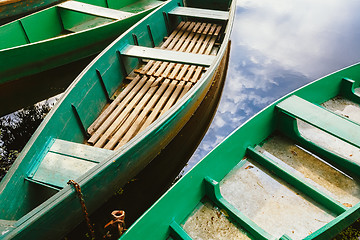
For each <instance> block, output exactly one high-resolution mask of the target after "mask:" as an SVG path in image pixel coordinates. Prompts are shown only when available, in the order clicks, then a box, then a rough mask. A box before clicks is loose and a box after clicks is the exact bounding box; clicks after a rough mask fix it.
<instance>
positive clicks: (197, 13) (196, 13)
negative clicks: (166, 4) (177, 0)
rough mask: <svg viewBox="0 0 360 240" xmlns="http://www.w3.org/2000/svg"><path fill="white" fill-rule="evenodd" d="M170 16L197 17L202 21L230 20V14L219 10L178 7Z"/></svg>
mask: <svg viewBox="0 0 360 240" xmlns="http://www.w3.org/2000/svg"><path fill="white" fill-rule="evenodd" d="M169 14H170V15H177V16H185V17H196V18H202V19H216V20H222V21H226V20H228V19H229V12H227V11H219V10H209V9H202V8H190V7H177V8H175V9H174V10H172V11H170V12H169Z"/></svg>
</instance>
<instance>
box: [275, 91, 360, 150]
mask: <svg viewBox="0 0 360 240" xmlns="http://www.w3.org/2000/svg"><path fill="white" fill-rule="evenodd" d="M276 107H277V109H278V110H279V111H280V112H281V113H283V114H286V115H288V116H290V117H292V118H298V119H300V120H302V121H304V122H306V123H308V124H311V125H313V126H315V127H317V128H319V129H321V130H323V131H325V132H327V133H329V134H331V135H333V136H336V137H338V138H340V139H342V140H343V141H345V142H347V143H349V144H352V145H354V146H356V147H360V135H359V134H358V133H359V132H360V125H358V124H356V123H354V122H352V121H349V120H348V119H345V118H343V117H341V116H339V115H337V114H335V113H333V112H330V111H329V110H327V109H324V108H322V107H320V106H318V105H315V104H313V103H311V102H308V101H306V100H305V99H302V98H300V97H298V96H295V95H293V96H290V97H288V98H287V99H285V100H284V101H282V102H280V103H279V104H278V105H276Z"/></svg>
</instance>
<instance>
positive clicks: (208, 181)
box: [204, 177, 275, 240]
mask: <svg viewBox="0 0 360 240" xmlns="http://www.w3.org/2000/svg"><path fill="white" fill-rule="evenodd" d="M204 184H205V189H206V190H205V191H206V195H207V196H208V197H209V198H210V199H211V200H212V201H213V202H214V203H215V204H216V205H218V207H220V208H221V209H224V210H225V211H226V213H227V214H229V216H230V218H231V219H233V220H234V221H236V222H237V223H238V224H239V225H240V226H241V227H243V228H244V229H245V230H246V231H247V232H249V233H250V234H251V235H252V236H254V238H255V239H264V240H265V239H275V237H273V236H271V235H270V234H269V233H267V232H266V231H265V230H263V229H262V228H260V227H259V226H258V225H257V224H256V223H254V222H253V221H252V220H251V219H250V218H248V217H247V216H245V215H244V214H243V213H241V212H240V211H239V210H238V209H237V208H235V207H234V206H233V205H231V204H230V203H229V202H228V201H226V199H224V198H223V196H222V195H221V193H220V186H219V183H218V182H216V181H215V180H214V179H212V178H210V177H205V179H204Z"/></svg>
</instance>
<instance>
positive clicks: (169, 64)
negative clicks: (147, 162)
mask: <svg viewBox="0 0 360 240" xmlns="http://www.w3.org/2000/svg"><path fill="white" fill-rule="evenodd" d="M220 30H221V26H219V25H217V24H211V23H200V22H181V23H180V24H179V26H178V27H177V28H176V29H175V30H174V32H173V33H171V34H170V36H169V37H167V38H166V40H165V41H164V42H163V44H162V45H161V46H160V47H159V48H158V49H148V48H146V50H149V51H156V52H158V51H161V50H162V51H164V52H166V53H168V52H170V51H178V52H182V53H183V54H185V53H187V54H190V55H191V56H199V58H198V59H202V60H200V62H201V61H202V62H209V61H212V60H213V59H214V56H211V57H210V58H209V59H210V60H204V59H205V58H204V57H205V55H214V54H216V51H215V50H214V47H215V42H216V40H217V39H218V38H219V34H220ZM132 47H133V48H136V49H137V50H139V49H142V47H136V46H132ZM136 49H135V50H136ZM120 54H124V55H126V54H128V55H131V54H129V53H128V52H127V50H126V49H125V50H124V51H120ZM173 55H174V56H171V57H168V58H160V59H161V60H169V61H156V60H149V59H151V58H152V59H154V57H150V56H147V55H146V54H141V53H140V54H133V55H131V56H133V57H141V58H144V59H146V60H149V61H147V63H146V64H145V65H144V66H142V67H141V68H140V69H137V70H136V71H134V72H135V73H136V75H135V77H134V78H132V80H131V82H130V84H129V85H128V86H127V87H126V88H125V89H124V90H122V92H121V93H120V94H119V95H118V96H117V97H116V98H115V100H114V101H113V102H112V103H111V104H110V105H109V106H108V107H107V108H106V109H105V110H104V111H103V112H102V114H101V115H100V116H99V117H98V118H97V119H96V120H95V121H94V123H93V124H92V125H91V126H90V127H89V128H88V130H87V131H88V133H89V134H90V135H91V137H90V138H89V140H88V143H89V144H91V145H93V146H95V147H99V148H105V149H109V150H117V149H119V148H120V147H121V146H123V145H124V144H125V143H127V142H128V141H129V140H130V139H131V138H133V137H134V136H135V135H136V134H137V133H139V132H141V131H143V130H144V129H145V128H146V127H147V126H149V125H150V124H151V123H152V122H153V121H155V120H156V119H157V118H158V117H159V116H161V115H162V114H163V113H164V112H166V111H167V110H169V109H170V108H171V106H173V105H174V104H175V103H176V101H178V100H179V99H180V98H181V97H182V96H184V95H185V94H186V93H187V92H188V91H189V90H190V88H191V87H192V86H193V85H194V84H196V82H197V81H198V80H199V79H200V77H201V75H202V74H203V73H204V71H205V70H206V69H205V67H204V65H205V66H208V65H209V63H206V64H202V63H200V64H199V65H201V66H199V65H189V64H184V63H188V62H191V61H192V62H193V61H194V60H191V61H190V60H186V61H177V60H176V59H175V58H176V56H177V55H176V54H173ZM200 56H201V57H200ZM170 58H171V59H170ZM172 58H174V59H175V60H174V59H172ZM158 59H159V58H158ZM179 62H182V63H179Z"/></svg>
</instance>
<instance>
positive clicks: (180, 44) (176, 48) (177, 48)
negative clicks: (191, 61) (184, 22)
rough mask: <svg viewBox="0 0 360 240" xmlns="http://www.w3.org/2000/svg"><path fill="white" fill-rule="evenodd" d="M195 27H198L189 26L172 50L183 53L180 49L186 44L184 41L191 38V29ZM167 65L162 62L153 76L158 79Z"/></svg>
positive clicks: (167, 63)
mask: <svg viewBox="0 0 360 240" xmlns="http://www.w3.org/2000/svg"><path fill="white" fill-rule="evenodd" d="M197 26H198V24H196V23H195V22H192V23H191V24H190V25H189V27H188V28H187V29H186V31H185V32H184V34H183V35H182V36H181V38H180V39H179V40H178V42H177V44H176V45H175V46H174V48H173V49H172V50H174V51H180V52H183V51H181V49H182V48H183V45H184V43H185V42H186V40H187V39H188V38H189V37H192V34H193V33H192V32H193V29H194V28H195V27H197ZM168 65H169V62H163V63H162V64H161V66H160V68H159V69H158V70H157V71H156V72H155V74H154V76H155V77H159V76H160V75H161V74H162V73H163V72H164V70H165V69H166V68H167V66H168Z"/></svg>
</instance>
